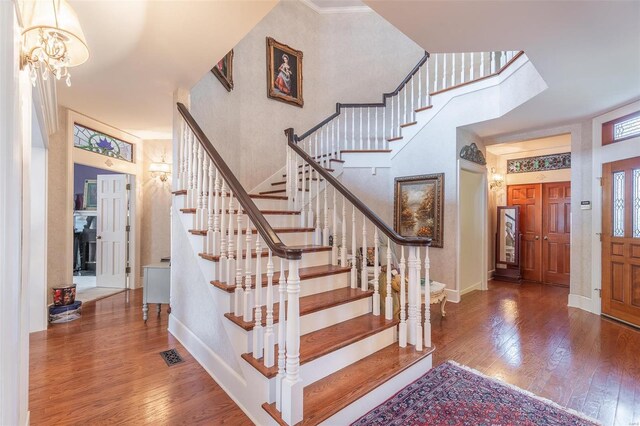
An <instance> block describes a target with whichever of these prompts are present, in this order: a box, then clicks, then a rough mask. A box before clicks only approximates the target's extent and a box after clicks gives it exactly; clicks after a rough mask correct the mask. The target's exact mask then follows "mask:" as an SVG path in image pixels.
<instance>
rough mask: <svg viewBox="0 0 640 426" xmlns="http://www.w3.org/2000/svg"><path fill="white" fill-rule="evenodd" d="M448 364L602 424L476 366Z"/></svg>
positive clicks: (453, 362) (448, 362)
mask: <svg viewBox="0 0 640 426" xmlns="http://www.w3.org/2000/svg"><path fill="white" fill-rule="evenodd" d="M447 364H451V365H454V366H456V367H458V368H461V369H463V370H466V371H468V372H470V373H473V374H477V375H478V376H480V377H482V378H485V379H487V380H491V381H493V382H495V383H498V384H500V385H502V386H506V387H508V388H509V389H512V390H514V391H516V392H520V393H522V394H523V395H526V396H528V397H530V398H533V399H537V400H538V401H541V402H544V403H545V404H549V405H551V406H552V407H554V408H557V409H559V410H562V411H566V412H567V413H569V414H572V415H574V416H576V417H579V418H581V419H583V420H585V421H588V422H592V423H595V424H597V425H602V422H601V421H599V420H595V419H593V418H591V417H589V416H587V415H586V414H584V413H581V412H579V411H576V410H574V409H572V408H568V407H563V406H561V405H559V404H558V403H556V402H553V401H552V400H550V399H547V398H543V397H541V396H539V395H536V394H535V393H532V392H529V391H528V390H524V389H522V388H519V387H518V386H516V385H512V384H511V383H507V382H505V381H504V380H500V379H498V378H497V377H491V376H487V375H486V374H484V373H481V372H480V371H478V370H476V369H474V368H471V367H469V366H466V365H463V364H459V363H457V362H455V361H453V360H449V361H447Z"/></svg>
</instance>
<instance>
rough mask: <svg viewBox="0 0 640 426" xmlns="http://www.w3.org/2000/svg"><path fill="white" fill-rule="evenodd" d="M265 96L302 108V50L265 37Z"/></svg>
mask: <svg viewBox="0 0 640 426" xmlns="http://www.w3.org/2000/svg"><path fill="white" fill-rule="evenodd" d="M267 97H269V98H271V99H277V100H279V101H282V102H286V103H288V104H292V105H297V106H299V107H301V108H302V106H303V105H304V100H303V98H302V52H301V51H299V50H295V49H293V48H291V47H289V46H287V45H286V44H282V43H279V42H277V41H275V40H274V39H273V38H271V37H267Z"/></svg>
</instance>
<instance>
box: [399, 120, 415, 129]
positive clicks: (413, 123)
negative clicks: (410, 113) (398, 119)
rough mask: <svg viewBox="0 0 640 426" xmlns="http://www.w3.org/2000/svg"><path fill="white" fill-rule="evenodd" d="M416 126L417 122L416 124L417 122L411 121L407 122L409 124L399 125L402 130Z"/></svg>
mask: <svg viewBox="0 0 640 426" xmlns="http://www.w3.org/2000/svg"><path fill="white" fill-rule="evenodd" d="M416 124H418V122H417V121H411V122H409V123H404V124H401V125H400V127H401V128H403V129H404V128H405V127H409V126H414V125H416Z"/></svg>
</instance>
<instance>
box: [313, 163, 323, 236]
mask: <svg viewBox="0 0 640 426" xmlns="http://www.w3.org/2000/svg"><path fill="white" fill-rule="evenodd" d="M313 244H316V245H320V244H322V230H321V228H320V175H318V179H316V229H315V231H314V233H313Z"/></svg>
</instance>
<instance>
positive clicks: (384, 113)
mask: <svg viewBox="0 0 640 426" xmlns="http://www.w3.org/2000/svg"><path fill="white" fill-rule="evenodd" d="M386 125H387V108H385V107H382V149H386V147H387V145H388V144H389V142H388V141H387V126H386Z"/></svg>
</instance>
